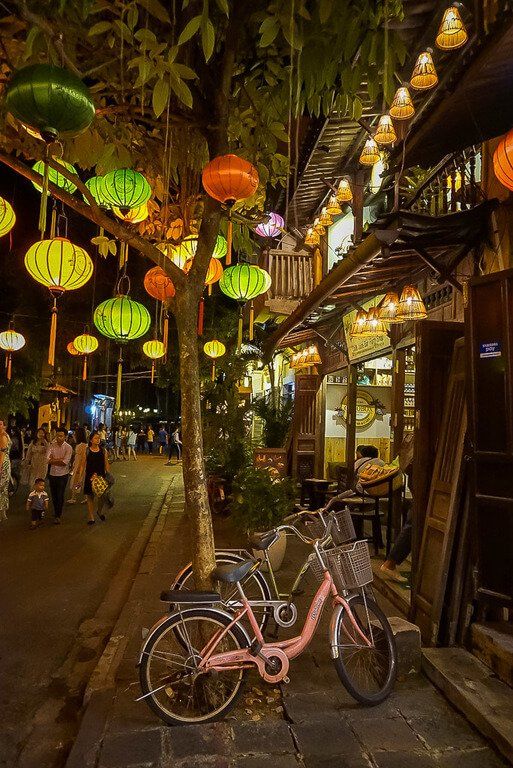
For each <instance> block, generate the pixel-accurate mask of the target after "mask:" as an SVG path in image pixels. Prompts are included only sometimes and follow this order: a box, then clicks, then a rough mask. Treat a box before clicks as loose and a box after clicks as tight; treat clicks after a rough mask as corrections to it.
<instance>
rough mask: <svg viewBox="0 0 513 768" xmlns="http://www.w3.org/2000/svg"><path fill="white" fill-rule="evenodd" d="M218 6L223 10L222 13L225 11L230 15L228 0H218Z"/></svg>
mask: <svg viewBox="0 0 513 768" xmlns="http://www.w3.org/2000/svg"><path fill="white" fill-rule="evenodd" d="M216 3H217V7H218V8H219V10H220V11H221V13H225V14H226V15H227V16H229V15H230V8H229V6H228V0H216Z"/></svg>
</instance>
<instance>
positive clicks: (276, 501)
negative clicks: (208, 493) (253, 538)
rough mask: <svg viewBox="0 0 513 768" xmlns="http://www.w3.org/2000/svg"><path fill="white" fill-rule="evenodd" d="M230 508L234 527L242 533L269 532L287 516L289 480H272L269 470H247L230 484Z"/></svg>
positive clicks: (291, 499)
mask: <svg viewBox="0 0 513 768" xmlns="http://www.w3.org/2000/svg"><path fill="white" fill-rule="evenodd" d="M233 491H234V494H233V495H234V500H233V503H232V505H231V510H232V518H233V521H234V523H235V525H236V526H237V527H238V528H239V529H240V530H241V531H243V532H245V533H247V532H248V531H249V532H254V531H259V532H263V531H268V530H269V529H271V528H274V527H275V526H277V525H279V524H280V523H281V522H282V521H283V518H284V517H285V516H286V515H288V514H290V512H291V511H292V508H293V505H294V497H295V492H294V484H293V483H292V480H290V478H281V477H273V476H272V474H271V473H270V472H269V470H268V469H261V468H257V467H246V468H245V469H243V470H241V471H240V472H239V474H238V475H237V476H236V478H235V480H234V483H233Z"/></svg>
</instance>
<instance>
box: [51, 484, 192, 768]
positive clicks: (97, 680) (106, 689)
mask: <svg viewBox="0 0 513 768" xmlns="http://www.w3.org/2000/svg"><path fill="white" fill-rule="evenodd" d="M175 481H176V476H173V478H172V479H171V482H170V481H169V480H166V481H165V483H166V484H168V483H169V487H168V490H167V492H166V494H165V496H164V498H163V499H162V496H161V494H159V495H158V497H157V499H156V500H155V502H154V503H153V505H152V508H151V509H150V512H149V513H148V516H147V518H146V520H145V522H144V523H143V525H142V527H141V530H140V532H139V534H138V536H137V539H136V540H135V541H134V543H133V545H132V547H131V548H130V550H129V552H128V554H127V556H126V558H125V560H124V561H123V564H122V565H121V567H120V569H119V572H118V575H121V574H123V571H124V569H125V566H126V567H128V568H130V571H129V576H128V577H127V576H126V574H123V580H124V581H125V582H126V581H127V580H128V578H129V579H130V582H131V583H130V587H129V594H128V595H127V597H126V599H125V601H124V605H123V607H122V609H121V612H120V613H119V616H118V619H117V621H116V623H115V625H114V627H113V628H112V632H111V635H110V638H109V640H108V642H107V645H106V646H105V648H104V651H103V653H102V655H101V657H100V659H99V661H98V663H97V665H96V667H95V669H94V671H93V673H92V675H91V677H90V679H89V682H88V684H87V687H86V690H85V693H84V698H83V705H84V707H85V712H84V714H83V717H82V721H81V723H80V726H79V729H78V733H77V736H76V739H75V741H74V743H73V746H72V748H71V751H70V753H69V755H68V758H67V760H66V763H65V768H93V766H94V765H95V764H96V759H97V756H98V750H99V748H100V745H101V737H102V734H103V730H104V727H105V724H106V721H107V717H108V714H109V711H110V705H111V703H112V700H113V698H114V694H115V684H114V681H115V676H116V672H117V669H118V667H119V664H120V663H121V660H122V658H123V654H124V651H125V648H126V645H127V643H128V634H129V633H128V629H129V627H130V626H131V625H132V624H133V616H134V610H135V611H136V612H137V611H138V610H139V608H140V607H141V601H140V600H138V599H133V598H132V592H133V591H134V584H135V581H136V579H137V576H138V575H139V574H141V573H146V572H147V570H148V567H149V561H151V560H153V559H154V557H155V552H156V542H157V541H158V539H159V538H160V536H161V534H162V530H163V527H164V525H165V521H166V518H167V514H168V511H169V509H170V506H171V503H172V500H173V496H174V495H175V494H176V492H177V490H179V489H178V488H177V486H176V482H175ZM154 507H155V509H154ZM156 507H158V509H157V508H156ZM134 571H135V572H134ZM127 586H128V585H127ZM112 589H114V591H116V590H115V587H114V585H111V588H109V592H108V593H107V596H106V598H105V600H104V602H103V603H102V605H101V606H100V610H101V608H102V607H103V605H104V603H105V602H107V600H108V597H109V594H110V592H111V590H112Z"/></svg>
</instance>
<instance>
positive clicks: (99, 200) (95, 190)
mask: <svg viewBox="0 0 513 768" xmlns="http://www.w3.org/2000/svg"><path fill="white" fill-rule="evenodd" d="M85 185H86V187H87V189H88V190H89V192H90V193H91V195H92V196H93V197H94V199H95V201H96V204H97V205H99V206H100V207H101V208H110V207H111V205H110V203H108V202H107V200H105V198H104V197H103V195H102V189H101V185H102V177H101V176H92V177H91V178H90V179H87V181H86V182H85ZM84 200H85V201H86V203H87V204H88V205H89V201H88V200H87V198H86V197H85V196H84Z"/></svg>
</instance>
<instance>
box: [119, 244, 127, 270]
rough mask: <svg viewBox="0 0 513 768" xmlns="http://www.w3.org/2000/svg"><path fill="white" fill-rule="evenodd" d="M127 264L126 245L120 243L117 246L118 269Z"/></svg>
mask: <svg viewBox="0 0 513 768" xmlns="http://www.w3.org/2000/svg"><path fill="white" fill-rule="evenodd" d="M127 262H128V245H127V244H126V243H125V242H123V243H120V246H119V269H120V270H121V269H123V267H124V266H125V264H126V263H127Z"/></svg>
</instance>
